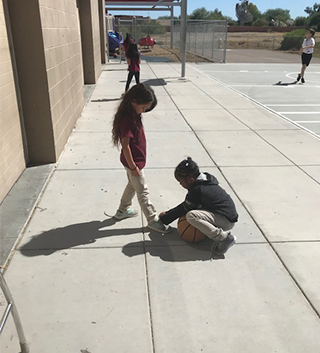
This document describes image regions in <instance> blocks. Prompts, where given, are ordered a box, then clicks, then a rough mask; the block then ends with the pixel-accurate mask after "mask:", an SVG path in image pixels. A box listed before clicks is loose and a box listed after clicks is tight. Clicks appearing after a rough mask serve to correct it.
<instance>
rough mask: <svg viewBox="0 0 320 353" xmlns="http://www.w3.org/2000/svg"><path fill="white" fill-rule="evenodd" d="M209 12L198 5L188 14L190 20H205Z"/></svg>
mask: <svg viewBox="0 0 320 353" xmlns="http://www.w3.org/2000/svg"><path fill="white" fill-rule="evenodd" d="M209 14H210V13H209V11H208V10H207V9H206V8H205V7H199V8H198V9H195V10H194V11H193V12H192V13H191V14H190V16H189V18H190V19H191V20H207V19H208V17H209Z"/></svg>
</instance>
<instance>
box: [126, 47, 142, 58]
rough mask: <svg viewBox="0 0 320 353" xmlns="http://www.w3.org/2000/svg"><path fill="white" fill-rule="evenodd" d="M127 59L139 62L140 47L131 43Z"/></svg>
mask: <svg viewBox="0 0 320 353" xmlns="http://www.w3.org/2000/svg"><path fill="white" fill-rule="evenodd" d="M127 58H129V59H135V60H139V58H140V57H139V51H138V46H137V44H135V43H130V44H129V48H128V50H127Z"/></svg>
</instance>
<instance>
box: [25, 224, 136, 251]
mask: <svg viewBox="0 0 320 353" xmlns="http://www.w3.org/2000/svg"><path fill="white" fill-rule="evenodd" d="M115 223H117V221H116V220H114V219H113V218H111V219H107V220H104V221H92V222H86V223H78V224H72V225H70V226H67V227H62V228H55V229H51V230H49V231H46V232H43V233H41V234H38V235H36V236H34V237H32V239H31V240H30V241H29V242H28V243H26V244H24V245H23V246H21V247H20V249H19V250H20V251H21V253H22V254H23V255H24V256H39V255H51V254H53V253H55V252H56V251H57V250H63V249H69V248H72V247H75V246H78V245H85V244H92V243H95V241H96V240H97V239H99V238H106V237H111V236H118V235H129V234H136V233H141V232H142V228H141V227H139V228H119V229H114V228H112V229H102V228H105V227H110V226H112V225H113V224H115ZM31 250H32V251H31Z"/></svg>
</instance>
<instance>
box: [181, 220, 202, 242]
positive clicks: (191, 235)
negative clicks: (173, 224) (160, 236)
mask: <svg viewBox="0 0 320 353" xmlns="http://www.w3.org/2000/svg"><path fill="white" fill-rule="evenodd" d="M178 232H179V234H180V236H181V238H182V239H183V240H185V241H187V242H188V243H198V242H199V241H201V240H203V239H204V237H205V235H204V234H203V233H201V232H200V230H199V229H197V228H195V227H194V226H192V225H191V224H190V223H189V222H188V221H187V220H186V216H182V217H180V218H179V219H178Z"/></svg>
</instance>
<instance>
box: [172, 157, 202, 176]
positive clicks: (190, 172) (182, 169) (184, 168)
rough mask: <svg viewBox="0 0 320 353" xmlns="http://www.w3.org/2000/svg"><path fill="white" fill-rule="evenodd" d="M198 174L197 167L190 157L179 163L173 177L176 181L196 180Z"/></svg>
mask: <svg viewBox="0 0 320 353" xmlns="http://www.w3.org/2000/svg"><path fill="white" fill-rule="evenodd" d="M199 174H200V170H199V167H198V165H197V163H196V162H195V161H193V160H192V158H191V157H188V158H187V159H184V160H183V161H182V162H180V163H179V164H178V166H177V167H176V169H175V171H174V176H175V178H176V179H186V178H188V177H192V178H195V179H196V178H197V177H198V176H199Z"/></svg>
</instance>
